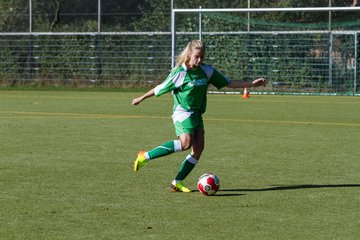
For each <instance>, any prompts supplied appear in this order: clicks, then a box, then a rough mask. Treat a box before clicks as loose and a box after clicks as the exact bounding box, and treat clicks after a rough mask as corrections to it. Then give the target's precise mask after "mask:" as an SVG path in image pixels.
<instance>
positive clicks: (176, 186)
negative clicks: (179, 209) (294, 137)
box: [170, 181, 191, 193]
mask: <svg viewBox="0 0 360 240" xmlns="http://www.w3.org/2000/svg"><path fill="white" fill-rule="evenodd" d="M170 191H171V192H184V193H189V192H191V190H190V189H189V188H187V187H185V185H184V183H183V182H182V181H180V182H178V183H175V182H172V183H171V185H170Z"/></svg>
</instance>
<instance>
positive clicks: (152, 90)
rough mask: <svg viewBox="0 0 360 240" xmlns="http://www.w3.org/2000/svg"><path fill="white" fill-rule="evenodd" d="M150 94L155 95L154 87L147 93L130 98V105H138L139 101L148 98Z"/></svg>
mask: <svg viewBox="0 0 360 240" xmlns="http://www.w3.org/2000/svg"><path fill="white" fill-rule="evenodd" d="M152 96H155V88H153V89H151V90H150V91H148V92H147V93H145V94H144V95H142V96H140V97H137V98H134V99H133V100H132V103H131V104H132V105H138V104H139V103H141V102H142V101H143V100H145V99H147V98H149V97H152Z"/></svg>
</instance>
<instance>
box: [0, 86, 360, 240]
mask: <svg viewBox="0 0 360 240" xmlns="http://www.w3.org/2000/svg"><path fill="white" fill-rule="evenodd" d="M140 94H141V93H116V92H76V91H0V239H26V240H30V239H34V240H35V239H36V240H40V239H51V240H56V239H76V240H78V239H96V240H98V239H292V240H293V239H326V240H328V239H359V236H360V220H359V213H360V212H359V209H360V161H359V157H360V144H359V140H360V98H359V97H339V96H333V97H325V96H323V97H315V96H312V97H310V96H260V95H251V98H249V99H243V98H241V97H240V96H238V95H208V109H207V113H206V114H205V115H204V121H205V130H206V134H205V135H206V147H205V150H204V153H203V156H202V158H201V160H200V161H199V164H198V165H197V166H196V168H195V169H194V170H193V172H192V173H191V174H190V175H189V177H188V178H187V179H186V180H185V184H186V185H187V186H188V187H190V188H192V189H196V182H197V178H198V177H199V176H200V175H201V174H203V173H205V172H213V173H216V174H217V175H218V176H219V177H220V181H221V187H220V191H219V192H218V193H217V195H216V196H213V197H205V196H202V195H201V194H200V193H199V192H193V193H170V192H169V184H170V182H171V180H172V179H173V177H174V176H175V175H176V172H177V170H178V168H179V166H180V164H181V162H182V160H183V159H184V157H185V156H186V155H187V154H188V152H182V153H176V154H172V155H169V156H166V157H164V158H160V159H156V160H154V161H153V162H150V163H149V164H148V165H147V166H146V167H144V168H143V169H141V170H140V171H139V172H138V173H137V174H134V173H133V169H132V164H133V160H134V159H135V156H136V153H137V151H138V150H140V149H145V150H149V149H151V148H153V147H155V146H157V145H158V144H161V143H163V142H165V141H168V140H171V139H174V138H175V136H174V129H173V125H172V122H171V119H170V115H171V111H172V109H171V108H172V99H171V96H170V95H164V96H161V97H159V98H156V97H154V98H151V99H147V100H146V101H144V102H143V103H142V104H140V105H138V106H131V105H130V103H131V100H132V98H134V97H136V96H138V95H140Z"/></svg>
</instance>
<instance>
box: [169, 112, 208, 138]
mask: <svg viewBox="0 0 360 240" xmlns="http://www.w3.org/2000/svg"><path fill="white" fill-rule="evenodd" d="M174 126H175V133H176V136H180V135H181V134H183V133H187V134H194V133H195V129H204V122H203V119H202V115H201V113H200V112H195V113H193V114H191V115H190V116H188V117H187V118H185V119H184V120H182V121H174Z"/></svg>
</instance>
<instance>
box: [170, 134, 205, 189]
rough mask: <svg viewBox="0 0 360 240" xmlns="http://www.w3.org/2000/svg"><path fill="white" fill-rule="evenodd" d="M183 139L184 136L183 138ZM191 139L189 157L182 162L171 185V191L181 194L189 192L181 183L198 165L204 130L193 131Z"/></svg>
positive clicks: (202, 147)
mask: <svg viewBox="0 0 360 240" xmlns="http://www.w3.org/2000/svg"><path fill="white" fill-rule="evenodd" d="M183 137H185V136H183ZM191 139H192V151H191V153H190V154H189V155H187V156H186V159H185V160H184V161H183V162H182V164H181V166H180V169H179V171H178V173H177V175H176V177H175V179H174V181H173V182H172V184H171V189H172V190H173V191H181V192H191V190H190V189H188V188H187V187H185V186H184V184H183V183H182V181H183V180H184V179H185V178H186V177H187V176H188V175H189V174H190V172H191V171H192V170H193V169H194V167H195V165H196V164H197V163H198V160H199V159H200V156H201V154H202V151H203V150H204V144H205V137H204V129H201V128H199V129H195V132H194V134H193V135H191Z"/></svg>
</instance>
